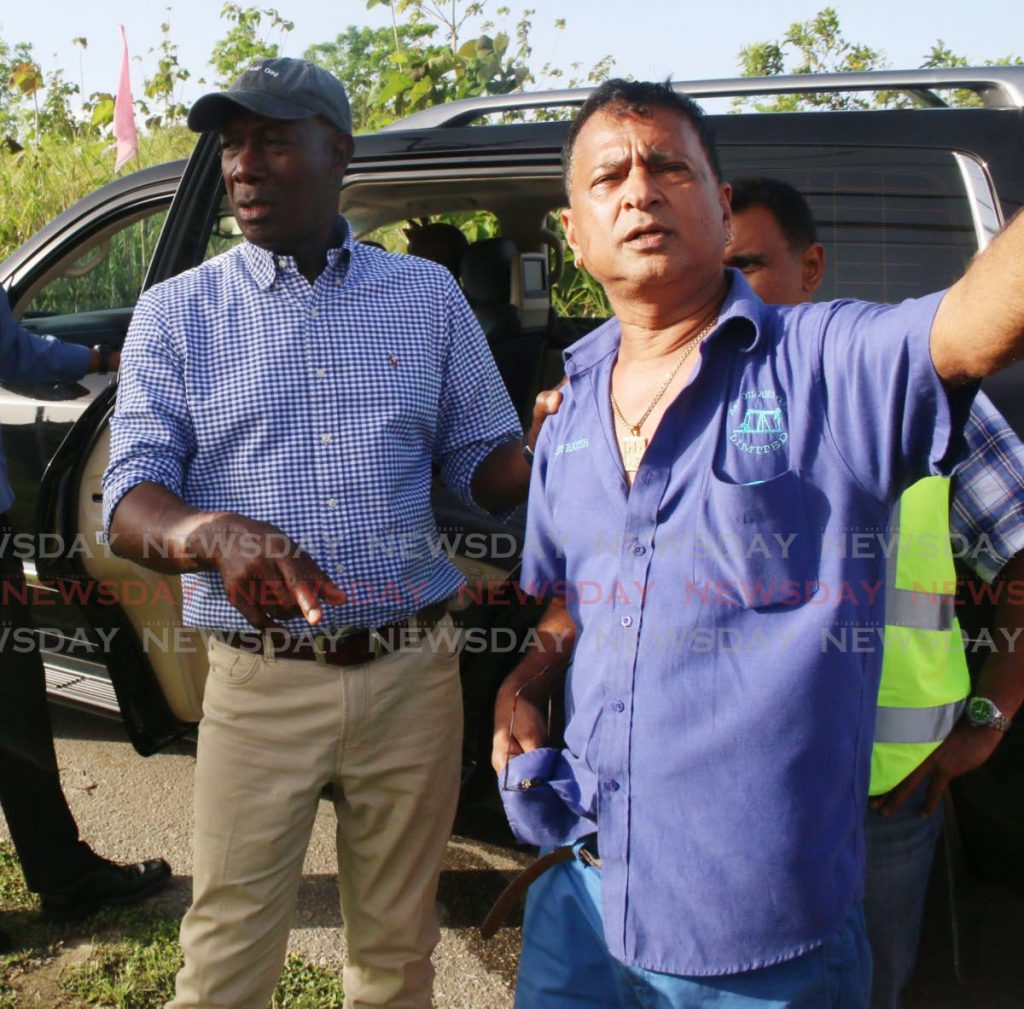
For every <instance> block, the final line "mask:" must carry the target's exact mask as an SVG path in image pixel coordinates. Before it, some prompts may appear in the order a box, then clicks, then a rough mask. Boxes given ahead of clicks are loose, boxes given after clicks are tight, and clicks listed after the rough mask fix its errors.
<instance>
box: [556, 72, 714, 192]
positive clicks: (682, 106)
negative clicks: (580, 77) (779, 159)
mask: <svg viewBox="0 0 1024 1009" xmlns="http://www.w3.org/2000/svg"><path fill="white" fill-rule="evenodd" d="M609 106H618V107H619V108H621V110H622V112H623V113H624V114H628V115H634V116H649V115H650V114H651V109H671V110H672V111H673V112H675V113H676V114H677V115H678V116H679V117H680V118H681V119H684V120H686V122H688V123H689V124H690V125H691V126H692V127H693V128H694V130H695V131H696V133H697V137H698V139H699V140H700V145H701V147H703V148H704V154H705V155H706V157H707V159H708V164H709V165H710V166H711V171H712V172H713V173H714V176H715V179H716V180H717V181H719V182H721V181H722V166H721V165H720V164H719V161H718V151H717V149H716V148H715V133H714V130H712V128H711V124H710V123H709V122H708V120H707V117H706V116H705V114H704V110H703V109H702V108H701V107H700V106H699V105H698V104H697V103H696V102H695V101H694V100H693V99H692V98H690V97H689V96H688V95H684V94H682V92H679V91H676V90H674V89H673V87H672V85H671V83H669V82H668V81H664V82H658V81H626V80H623V79H622V78H621V77H613V78H612V79H611V80H607V81H605V82H604V83H603V84H602V85H601V86H600V87H599V88H597V90H596V91H594V93H593V94H592V95H591V96H590V97H589V98H588V99H587V100H586V101H585V102H584V103H583V105H582V106H580V111H579V113H578V114H577V116H576V118H575V119H574V120H573V122H572V126H571V127H570V128H569V136H568V137H567V138H566V141H565V146H563V148H562V176H563V178H564V180H565V195H566V196H567V197H568V195H569V181H570V179H571V178H572V154H573V148H574V147H575V146H576V138H577V137H578V136H579V135H580V130H582V129H583V127H584V126H585V125H586V124H587V120H588V119H590V117H591V116H593V115H594V114H595V113H596V112H601V111H602V110H603V109H606V108H608V107H609Z"/></svg>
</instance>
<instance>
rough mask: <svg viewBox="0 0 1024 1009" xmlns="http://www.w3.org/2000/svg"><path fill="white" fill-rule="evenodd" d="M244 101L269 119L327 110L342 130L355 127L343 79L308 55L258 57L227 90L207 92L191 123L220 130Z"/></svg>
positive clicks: (194, 126)
mask: <svg viewBox="0 0 1024 1009" xmlns="http://www.w3.org/2000/svg"><path fill="white" fill-rule="evenodd" d="M239 106H241V107H242V108H243V109H247V110H248V111H249V112H255V113H256V114H257V115H259V116H266V117H267V118H268V119H307V118H308V117H309V116H323V117H324V119H326V120H327V121H328V122H329V123H332V124H333V125H334V126H337V127H338V129H339V130H343V131H344V132H345V133H351V132H352V111H351V109H350V108H349V104H348V95H346V94H345V88H344V87H343V86H342V83H341V81H339V80H338V78H337V77H335V76H334V74H331V73H328V72H327V71H326V70H324V69H323V67H318V66H317V65H316V64H315V63H310V62H309V61H308V60H296V59H291V58H290V57H281V58H280V59H263V60H257V61H256V62H255V63H253V64H252V65H251V66H249V67H247V68H246V69H245V70H243V71H242V73H241V74H239V76H238V77H237V78H235V80H234V81H232V82H231V87H229V88H228V89H227V91H215V92H213V93H212V94H208V95H203V97H202V98H200V99H199V100H198V101H197V102H196V103H195V104H194V105H193V106H192V108H191V110H190V111H189V114H188V127H189V129H190V130H194V131H195V132H196V133H203V132H204V131H206V130H219V129H220V128H221V127H222V126H223V125H224V121H225V120H226V119H227V118H228V117H229V116H231V115H233V114H234V113H236V112H237V111H238V109H239Z"/></svg>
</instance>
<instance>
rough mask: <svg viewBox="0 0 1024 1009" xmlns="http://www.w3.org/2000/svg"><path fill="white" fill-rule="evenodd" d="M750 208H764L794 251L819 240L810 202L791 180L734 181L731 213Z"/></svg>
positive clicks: (800, 250) (766, 178) (756, 178)
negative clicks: (789, 181) (790, 182)
mask: <svg viewBox="0 0 1024 1009" xmlns="http://www.w3.org/2000/svg"><path fill="white" fill-rule="evenodd" d="M751 207H764V208H765V210H767V211H768V212H769V213H770V214H771V215H772V217H774V218H775V223H776V224H778V226H779V230H780V231H781V232H782V235H783V237H784V238H785V239H786V244H787V245H788V246H789V247H790V249H792V250H793V251H794V252H803V251H804V249H806V248H807V247H808V246H811V245H813V244H814V243H815V242H816V241H817V240H818V229H817V228H816V227H815V225H814V215H813V214H812V213H811V207H810V204H809V203H808V202H807V200H806V198H805V197H804V195H803V193H801V192H800V190H799V189H796V188H795V187H793V186H791V185H790V184H789V183H788V182H783V181H782V180H781V179H770V178H768V177H767V176H748V177H746V178H742V179H736V180H734V181H733V184H732V212H733V213H734V214H740V213H742V212H743V211H744V210H749V209H750V208H751Z"/></svg>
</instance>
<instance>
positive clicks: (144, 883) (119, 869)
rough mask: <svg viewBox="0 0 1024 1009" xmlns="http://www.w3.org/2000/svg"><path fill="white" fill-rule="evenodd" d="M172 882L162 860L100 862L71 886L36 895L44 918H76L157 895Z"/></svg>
mask: <svg viewBox="0 0 1024 1009" xmlns="http://www.w3.org/2000/svg"><path fill="white" fill-rule="evenodd" d="M170 878H171V867H170V866H169V865H168V864H167V863H166V862H165V861H164V860H163V859H162V858H151V859H150V860H149V861H148V862H136V863H135V864H134V865H119V864H118V863H117V862H108V861H106V859H104V860H103V861H101V862H100V863H99V864H98V865H97V866H96V867H95V868H94V869H90V870H89V871H88V872H87V873H86V874H85V875H84V876H82V877H80V878H79V879H77V880H76V881H75V882H74V883H72V884H71V885H70V886H65V887H62V888H61V889H60V890H50V891H49V892H48V893H42V894H40V895H39V898H40V903H41V904H42V911H43V914H44V915H46V916H47V917H50V918H78V917H81V916H82V915H87V914H92V913H93V912H94V911H98V910H99V909H100V908H101V907H107V906H108V905H115V904H132V903H134V902H135V901H137V900H142V899H143V898H145V897H148V896H150V894H153V893H156V891H157V890H159V889H161V888H162V887H164V886H165V885H166V884H167V881H168V880H169V879H170Z"/></svg>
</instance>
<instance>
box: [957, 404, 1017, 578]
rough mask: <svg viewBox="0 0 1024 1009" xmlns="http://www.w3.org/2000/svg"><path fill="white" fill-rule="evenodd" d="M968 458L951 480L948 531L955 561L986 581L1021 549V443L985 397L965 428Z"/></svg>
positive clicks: (973, 411) (975, 407)
mask: <svg viewBox="0 0 1024 1009" xmlns="http://www.w3.org/2000/svg"><path fill="white" fill-rule="evenodd" d="M964 438H965V439H966V440H967V448H968V455H967V459H966V461H965V462H964V464H963V466H961V467H960V470H959V472H958V473H957V475H956V476H955V477H954V478H953V486H952V494H951V496H950V508H949V530H950V533H951V535H952V537H953V548H954V552H955V553H956V554H957V556H960V557H962V558H963V560H964V562H965V563H966V564H967V566H968V567H970V568H971V569H972V570H973V571H974V572H975V574H978V575H980V576H981V577H982V578H984V579H985V581H987V582H991V581H992V580H993V579H994V578H995V577H996V576H997V575H998V574H999V572H1000V571H1001V570H1002V569H1003V567H1005V565H1006V563H1007V562H1008V561H1009V560H1010V558H1011V557H1013V556H1014V555H1016V554H1018V553H1020V552H1021V551H1022V550H1024V493H1022V488H1024V443H1022V442H1021V440H1020V439H1019V438H1018V437H1017V436H1016V435H1015V434H1014V433H1013V429H1012V428H1011V427H1010V425H1009V423H1008V422H1007V420H1006V418H1005V417H1003V415H1002V414H1001V413H1000V412H999V411H998V410H997V409H996V408H995V407H994V406H993V405H992V401H991V400H990V399H989V398H988V397H987V396H986V395H985V394H984V393H978V396H977V398H976V399H975V400H974V404H973V405H972V406H971V416H970V419H969V420H968V421H967V426H966V427H965V428H964Z"/></svg>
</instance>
